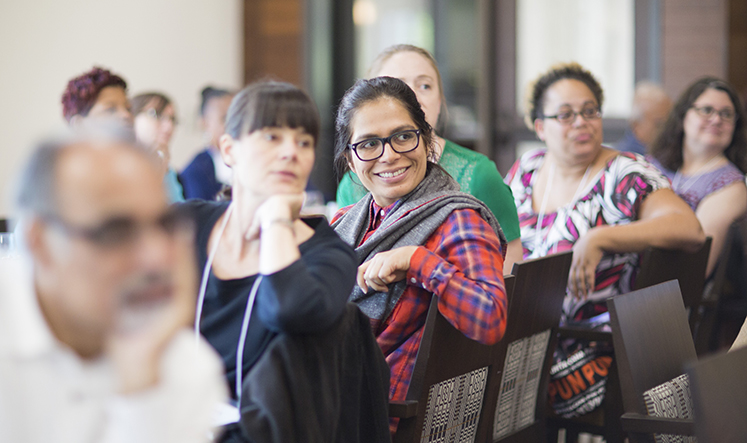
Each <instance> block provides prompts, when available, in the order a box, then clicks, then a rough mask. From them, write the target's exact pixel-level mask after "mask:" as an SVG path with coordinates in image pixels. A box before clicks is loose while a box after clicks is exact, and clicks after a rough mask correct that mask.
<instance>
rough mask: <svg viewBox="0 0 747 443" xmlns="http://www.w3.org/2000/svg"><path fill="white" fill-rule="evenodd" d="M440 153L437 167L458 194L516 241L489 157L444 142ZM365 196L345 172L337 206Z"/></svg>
mask: <svg viewBox="0 0 747 443" xmlns="http://www.w3.org/2000/svg"><path fill="white" fill-rule="evenodd" d="M444 141H445V143H444V150H443V152H442V153H441V158H440V159H439V160H438V164H439V165H441V167H442V168H444V169H445V170H446V172H448V173H449V174H450V175H451V176H452V177H454V179H455V180H456V181H457V183H459V187H460V189H461V191H462V192H466V193H467V194H471V195H473V196H474V197H476V198H477V199H478V200H480V201H482V202H483V203H485V205H486V206H487V207H488V208H490V210H491V211H493V214H494V215H495V217H496V218H497V219H498V222H499V223H500V224H501V228H502V229H503V234H504V235H505V236H506V240H507V241H509V242H510V241H511V240H516V239H517V238H519V217H518V215H517V214H516V206H515V205H514V196H513V194H512V193H511V189H510V188H509V187H508V185H506V184H505V183H503V178H502V177H501V174H500V172H498V168H496V167H495V163H493V162H492V161H491V160H490V159H489V158H487V157H486V156H484V155H482V154H480V153H479V152H475V151H472V150H469V149H467V148H465V147H462V146H459V145H457V144H456V143H454V142H451V141H449V140H444ZM366 194H368V190H366V188H365V187H364V186H363V185H362V184H361V182H360V180H359V179H358V177H357V176H356V175H355V174H354V173H353V172H350V171H349V172H348V173H346V174H345V175H344V176H343V177H342V180H340V184H339V186H338V187H337V204H338V205H340V207H344V206H348V205H352V204H353V203H357V202H358V200H360V199H361V198H363V197H364V196H365V195H366Z"/></svg>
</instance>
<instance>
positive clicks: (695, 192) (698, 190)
mask: <svg viewBox="0 0 747 443" xmlns="http://www.w3.org/2000/svg"><path fill="white" fill-rule="evenodd" d="M647 159H648V160H649V161H650V162H651V163H652V164H653V165H654V166H656V167H657V168H659V170H661V171H662V172H663V173H664V175H665V176H666V177H667V178H668V179H669V181H673V180H674V176H675V173H676V172H675V171H670V170H669V169H666V168H664V167H663V166H662V165H661V163H659V162H658V161H657V160H656V159H655V158H651V157H647ZM736 181H744V174H743V173H742V171H740V170H739V168H737V167H736V166H734V163H732V162H729V163H728V164H726V165H724V166H723V167H721V168H718V169H715V170H713V171H708V172H705V173H703V174H700V175H696V176H686V175H682V176H681V177H680V179H679V180H677V183H673V184H672V190H673V191H674V192H675V193H676V194H677V195H679V196H680V197H682V199H683V200H685V201H686V202H687V204H688V205H690V208H692V210H693V211H695V210H696V209H697V208H698V205H699V204H700V202H701V201H702V200H703V199H704V198H706V197H707V196H709V195H711V194H713V193H714V192H716V191H718V190H719V189H721V188H723V187H724V186H726V185H730V184H732V183H734V182H736Z"/></svg>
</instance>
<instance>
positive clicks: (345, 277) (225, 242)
mask: <svg viewBox="0 0 747 443" xmlns="http://www.w3.org/2000/svg"><path fill="white" fill-rule="evenodd" d="M319 125H320V123H319V115H318V113H317V111H316V106H315V105H314V103H313V102H312V100H311V98H309V96H308V95H307V94H306V93H304V92H303V91H301V90H300V89H298V88H297V87H295V86H293V85H291V84H288V83H281V82H260V83H255V84H252V85H250V86H248V87H246V88H245V89H244V90H242V91H241V92H239V93H238V94H237V95H236V96H235V97H234V99H233V101H232V103H231V106H230V108H229V110H228V115H227V119H226V133H225V134H224V135H222V136H221V137H220V142H219V145H220V152H221V156H222V158H223V159H224V160H225V162H226V164H228V165H229V166H230V167H231V168H232V169H233V171H234V174H233V184H232V187H231V200H230V201H223V202H212V201H204V200H189V201H187V202H186V203H183V204H182V205H181V207H182V208H184V209H185V210H187V211H188V212H191V213H192V214H193V215H194V218H195V220H196V225H197V232H196V249H197V257H198V264H199V269H200V270H202V274H201V275H202V280H201V286H200V293H199V297H198V303H197V315H196V323H195V328H196V329H197V330H198V331H199V332H200V333H201V334H202V335H203V336H204V337H205V338H206V339H207V340H208V342H210V344H211V345H212V346H213V347H214V348H215V349H216V350H217V351H218V353H219V354H220V355H221V357H222V359H223V364H224V366H225V371H226V381H227V384H228V386H229V388H230V391H231V394H232V396H233V399H234V400H238V399H239V397H240V395H241V387H242V380H243V379H244V377H245V376H246V375H247V373H248V372H249V370H250V369H251V368H252V367H253V366H254V364H255V363H256V362H257V361H258V359H259V358H260V357H261V356H262V354H263V353H264V351H265V350H266V349H267V347H268V346H269V344H270V342H271V341H272V339H273V338H274V337H275V336H277V335H278V334H281V333H295V334H304V333H315V332H320V331H324V330H326V329H328V328H330V327H331V326H332V325H334V324H335V323H336V322H337V321H338V320H339V319H340V317H341V316H342V314H343V312H344V310H345V306H346V303H347V297H348V294H349V293H350V289H351V288H352V286H353V284H354V282H355V267H356V260H355V255H354V254H353V250H352V249H351V248H350V247H349V246H348V245H346V244H345V243H344V242H343V241H342V240H340V238H339V237H338V236H337V235H336V234H335V233H334V231H333V230H332V229H331V228H330V227H329V225H328V224H327V221H326V220H325V219H324V218H323V217H311V218H305V217H304V218H301V217H300V210H301V205H302V203H303V199H304V189H305V188H306V183H307V180H308V178H309V174H311V169H312V167H313V165H314V157H315V151H316V146H317V143H318V140H319Z"/></svg>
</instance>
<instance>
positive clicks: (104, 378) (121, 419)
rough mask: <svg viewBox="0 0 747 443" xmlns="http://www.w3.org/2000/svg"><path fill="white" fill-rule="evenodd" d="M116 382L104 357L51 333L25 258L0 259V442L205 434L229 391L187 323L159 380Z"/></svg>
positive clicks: (183, 442) (82, 442)
mask: <svg viewBox="0 0 747 443" xmlns="http://www.w3.org/2000/svg"><path fill="white" fill-rule="evenodd" d="M114 385H115V380H114V372H113V368H112V366H111V364H110V362H109V361H107V360H106V359H105V358H99V359H97V360H93V361H87V360H83V359H81V358H80V357H79V356H78V355H77V354H75V353H74V352H73V351H72V350H71V349H70V348H68V347H67V346H65V345H63V344H62V343H61V342H59V341H58V340H57V339H56V338H55V337H54V336H53V334H52V332H51V330H50V329H49V327H48V325H47V323H46V321H45V320H44V317H43V315H42V312H41V309H40V307H39V304H38V302H37V298H36V295H35V293H34V286H33V279H32V274H31V266H30V263H28V262H27V259H25V258H12V259H8V258H4V259H0V442H28V443H36V442H39V443H41V442H54V443H68V442H70V443H89V442H90V443H93V442H107V443H113V442H140V443H149V442H159V443H163V442H179V443H189V442H201V441H207V440H208V435H209V432H210V430H211V425H212V423H213V420H214V412H215V408H216V405H218V404H220V403H222V402H224V401H225V399H226V390H227V389H226V384H225V381H224V376H223V368H222V365H221V362H220V360H219V358H218V356H217V355H216V353H215V352H214V351H213V350H212V348H210V346H209V345H208V344H207V343H205V342H204V341H201V342H200V343H198V344H197V345H196V344H195V340H194V336H193V335H192V334H191V333H190V331H188V330H186V329H185V330H184V331H181V332H180V333H178V334H177V335H176V336H175V337H174V339H173V340H172V342H171V343H170V345H169V347H168V348H167V350H166V351H165V353H164V356H163V359H162V361H161V373H160V380H159V384H158V385H157V386H155V387H153V388H151V389H148V390H145V391H143V392H140V393H137V394H134V395H117V394H116V392H115V390H114Z"/></svg>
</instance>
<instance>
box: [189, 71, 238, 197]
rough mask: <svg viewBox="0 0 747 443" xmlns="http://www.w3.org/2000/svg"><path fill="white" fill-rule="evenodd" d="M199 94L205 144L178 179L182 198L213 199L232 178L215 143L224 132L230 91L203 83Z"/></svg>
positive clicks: (218, 141)
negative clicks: (182, 190)
mask: <svg viewBox="0 0 747 443" xmlns="http://www.w3.org/2000/svg"><path fill="white" fill-rule="evenodd" d="M201 95H202V101H201V103H200V125H201V126H202V129H203V131H204V132H205V138H206V139H207V142H208V147H207V148H205V150H203V151H202V152H200V153H199V154H197V156H195V158H194V159H192V161H191V162H190V163H189V165H187V167H186V168H184V170H183V171H182V172H181V174H179V178H180V181H181V183H182V186H183V187H184V198H186V199H193V198H200V199H203V200H214V199H215V197H216V196H217V195H218V193H219V192H220V191H221V189H222V188H223V187H224V186H228V185H230V184H231V181H232V172H231V168H229V167H228V166H227V165H226V164H225V163H224V162H223V159H222V158H221V156H220V150H219V148H218V144H219V143H220V137H221V136H222V135H223V134H224V133H225V132H226V131H225V124H226V113H227V112H228V107H229V105H230V104H231V99H232V98H233V93H231V92H229V91H228V90H226V89H218V88H213V87H212V86H207V87H205V88H204V89H203V90H202V93H201Z"/></svg>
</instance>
